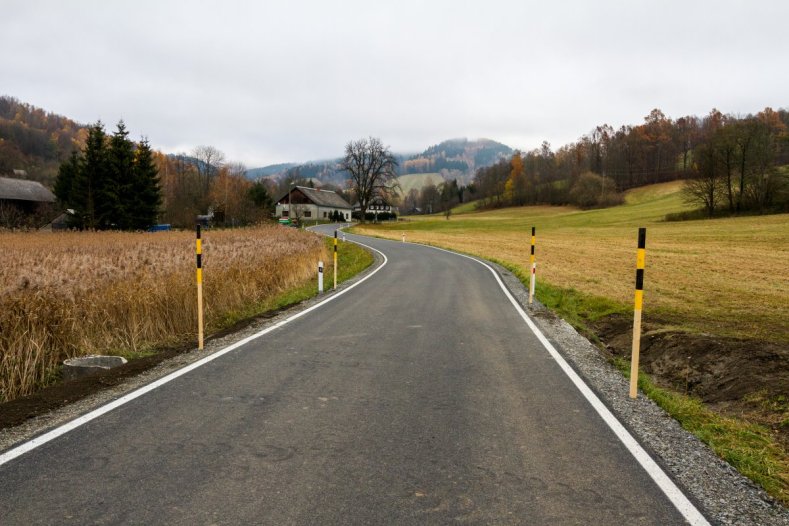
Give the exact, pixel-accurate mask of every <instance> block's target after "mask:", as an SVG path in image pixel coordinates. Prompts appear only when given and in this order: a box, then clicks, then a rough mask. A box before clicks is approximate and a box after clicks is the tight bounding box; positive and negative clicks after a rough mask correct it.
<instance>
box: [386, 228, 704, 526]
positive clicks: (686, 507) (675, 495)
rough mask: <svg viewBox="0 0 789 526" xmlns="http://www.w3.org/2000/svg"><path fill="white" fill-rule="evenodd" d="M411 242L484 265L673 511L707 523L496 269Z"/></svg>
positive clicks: (697, 522)
mask: <svg viewBox="0 0 789 526" xmlns="http://www.w3.org/2000/svg"><path fill="white" fill-rule="evenodd" d="M393 242H394V241H393ZM414 244H417V245H420V246H426V247H430V248H433V249H435V250H440V251H442V252H447V253H449V254H453V255H456V256H461V257H464V258H468V259H470V260H472V261H476V262H477V263H479V264H480V265H482V266H483V267H485V268H487V269H488V270H489V271H490V272H491V274H493V277H495V278H496V281H497V282H498V284H499V287H501V290H503V291H504V294H505V295H506V296H507V298H508V299H509V300H510V303H512V305H513V306H514V307H515V310H516V311H518V314H520V316H521V318H523V321H525V322H526V325H528V326H529V328H530V329H531V331H532V332H533V333H534V335H535V336H537V339H538V340H540V343H542V345H543V347H545V349H546V350H547V351H548V352H549V353H550V355H551V356H552V357H553V359H554V360H556V362H557V363H558V364H559V367H561V368H562V370H563V371H564V373H565V374H566V375H567V376H568V377H569V378H570V380H571V381H572V382H573V383H574V384H575V386H576V387H577V388H578V390H579V391H581V394H582V395H583V396H584V398H586V399H587V400H588V401H589V403H590V404H591V405H592V407H593V408H594V409H595V411H597V414H599V415H600V417H601V418H602V419H603V421H604V422H605V423H606V424H607V425H608V427H609V428H611V430H612V431H613V432H614V434H615V435H616V436H617V438H619V440H620V441H621V442H622V443H623V444H624V445H625V447H626V448H627V450H628V451H630V453H631V454H632V455H633V456H634V457H635V459H636V460H637V461H638V463H639V464H641V467H643V468H644V470H646V472H647V473H648V474H649V476H650V477H652V480H654V481H655V484H657V485H658V487H659V488H660V489H661V490H662V491H663V493H665V495H666V497H668V499H669V500H670V501H671V503H672V504H674V506H675V507H676V508H677V510H679V512H680V513H681V514H682V516H683V517H685V520H687V521H688V523H690V524H692V525H694V526H709V524H710V523H709V522H708V521H707V519H706V518H705V517H704V515H702V514H701V512H700V511H699V510H698V509H697V508H696V506H694V505H693V503H692V502H690V500H689V499H688V498H687V497H686V496H685V494H684V493H682V490H680V489H679V488H678V487H677V485H676V484H674V481H673V480H671V478H670V477H669V476H668V475H666V473H665V471H663V469H662V468H661V467H660V466H659V465H658V464H657V462H655V461H654V460H653V459H652V457H650V456H649V453H647V452H646V450H645V449H644V448H643V447H641V444H639V443H638V441H637V440H636V439H635V438H633V435H631V434H630V432H629V431H628V430H627V429H625V426H623V425H622V423H621V422H620V421H619V420H617V418H616V417H615V416H614V415H613V413H611V411H610V410H609V409H608V408H607V407H606V406H605V404H603V402H602V401H600V398H598V397H597V395H596V394H595V393H594V391H592V390H591V389H590V388H589V386H588V385H586V382H584V381H583V380H582V379H581V377H580V376H578V373H576V372H575V371H574V370H573V368H572V367H570V365H569V364H568V363H567V361H566V360H565V359H564V357H563V356H562V355H561V354H559V352H558V351H557V350H556V348H555V347H554V346H553V345H552V344H551V342H550V341H548V338H546V337H545V335H544V334H543V333H542V331H540V329H539V328H538V327H537V325H535V324H534V322H533V321H532V319H531V318H529V315H528V314H526V312H525V311H524V310H523V308H522V307H521V306H520V304H519V303H518V301H517V300H516V299H515V298H514V297H513V295H512V293H510V291H509V290H508V289H507V287H506V286H504V283H503V282H502V281H501V277H499V274H498V272H496V271H495V270H494V269H493V268H492V267H491V266H490V265H488V264H487V263H485V262H483V261H480V260H478V259H476V258H473V257H471V256H467V255H465V254H460V253H458V252H452V251H451V250H445V249H443V248H438V247H434V246H431V245H421V244H418V243H414Z"/></svg>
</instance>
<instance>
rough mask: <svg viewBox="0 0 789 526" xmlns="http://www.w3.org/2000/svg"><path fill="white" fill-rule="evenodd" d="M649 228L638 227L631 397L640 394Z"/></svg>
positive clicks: (631, 359)
mask: <svg viewBox="0 0 789 526" xmlns="http://www.w3.org/2000/svg"><path fill="white" fill-rule="evenodd" d="M646 243H647V229H646V228H639V229H638V252H637V253H636V297H635V309H634V310H633V354H632V356H631V358H630V398H636V397H637V396H638V354H639V352H640V350H641V309H642V307H643V305H644V263H645V262H646Z"/></svg>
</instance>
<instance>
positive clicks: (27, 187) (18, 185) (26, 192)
mask: <svg viewBox="0 0 789 526" xmlns="http://www.w3.org/2000/svg"><path fill="white" fill-rule="evenodd" d="M0 199H8V200H14V201H35V202H39V203H54V202H55V195H54V194H53V193H52V192H50V191H49V190H47V188H46V187H45V186H44V185H42V184H41V183H39V182H38V181H27V180H25V179H11V178H9V177H0Z"/></svg>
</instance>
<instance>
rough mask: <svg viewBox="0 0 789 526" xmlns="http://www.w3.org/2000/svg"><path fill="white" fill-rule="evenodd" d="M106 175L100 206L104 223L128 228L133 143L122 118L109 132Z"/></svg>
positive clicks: (132, 194) (132, 200)
mask: <svg viewBox="0 0 789 526" xmlns="http://www.w3.org/2000/svg"><path fill="white" fill-rule="evenodd" d="M107 162H108V168H109V170H108V173H107V175H108V177H107V179H106V180H105V185H104V187H105V189H106V193H105V197H106V198H107V201H106V202H104V203H103V210H104V212H105V213H106V216H105V219H106V221H105V225H106V227H110V226H111V227H112V228H119V229H121V230H129V229H131V228H134V226H133V220H132V216H133V214H134V206H135V205H136V203H135V192H136V191H135V188H134V187H135V173H134V143H132V142H131V141H130V140H129V132H128V131H126V125H125V124H124V123H123V121H122V120H121V121H119V122H118V129H117V130H116V131H115V133H113V134H112V137H111V138H110V141H109V149H108V151H107Z"/></svg>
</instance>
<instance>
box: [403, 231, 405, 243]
mask: <svg viewBox="0 0 789 526" xmlns="http://www.w3.org/2000/svg"><path fill="white" fill-rule="evenodd" d="M403 243H405V232H403Z"/></svg>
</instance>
